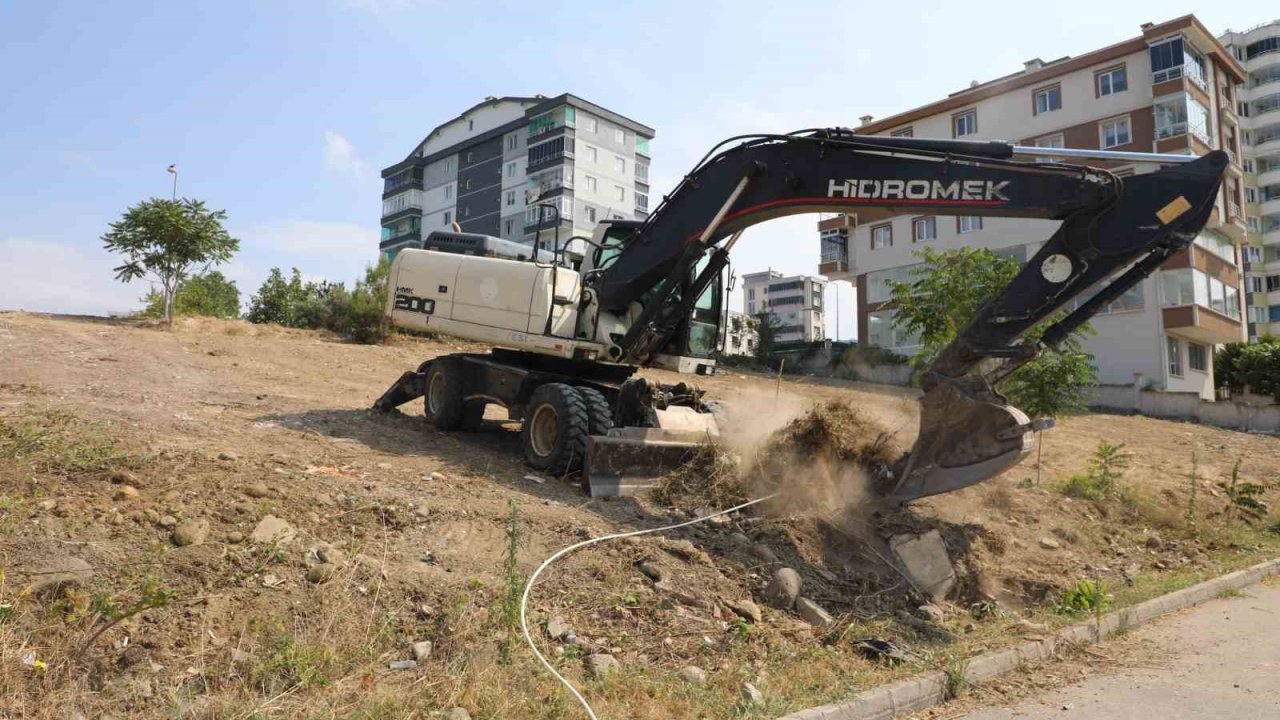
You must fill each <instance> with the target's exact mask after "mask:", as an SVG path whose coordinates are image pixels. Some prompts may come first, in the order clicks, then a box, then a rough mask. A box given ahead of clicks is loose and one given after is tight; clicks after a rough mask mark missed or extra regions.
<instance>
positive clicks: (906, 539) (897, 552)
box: [889, 530, 956, 600]
mask: <svg viewBox="0 0 1280 720" xmlns="http://www.w3.org/2000/svg"><path fill="white" fill-rule="evenodd" d="M889 549H890V550H892V551H893V554H894V556H896V557H897V558H898V562H900V563H902V568H903V570H904V571H905V572H906V573H907V575H908V576H909V577H910V578H911V582H912V583H913V584H915V585H916V587H918V588H920V590H922V591H923V592H924V593H925V594H927V595H928V596H929V597H931V598H932V599H934V600H941V599H943V598H945V597H946V596H947V593H949V592H951V588H953V587H955V584H956V571H955V568H954V567H952V566H951V556H950V555H948V554H947V546H946V543H944V542H943V541H942V535H941V534H940V533H939V532H938V531H937V530H930V531H929V532H927V533H925V534H923V535H894V536H893V537H892V538H890V539H889Z"/></svg>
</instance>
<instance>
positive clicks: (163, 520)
mask: <svg viewBox="0 0 1280 720" xmlns="http://www.w3.org/2000/svg"><path fill="white" fill-rule="evenodd" d="M156 524H157V525H159V526H160V527H162V528H166V529H173V528H175V527H177V526H178V518H176V517H174V516H172V515H161V516H160V520H159V521H158V522H156Z"/></svg>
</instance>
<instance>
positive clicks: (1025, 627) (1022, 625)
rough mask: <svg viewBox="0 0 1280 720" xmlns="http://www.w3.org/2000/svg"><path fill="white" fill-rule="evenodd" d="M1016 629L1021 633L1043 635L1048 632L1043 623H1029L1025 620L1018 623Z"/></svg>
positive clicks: (1047, 627) (1046, 626)
mask: <svg viewBox="0 0 1280 720" xmlns="http://www.w3.org/2000/svg"><path fill="white" fill-rule="evenodd" d="M1018 629H1019V630H1021V631H1022V632H1029V633H1043V632H1048V631H1049V626H1048V625H1046V624H1045V623H1038V622H1031V621H1030V620H1027V619H1022V620H1019V621H1018Z"/></svg>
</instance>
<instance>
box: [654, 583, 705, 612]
mask: <svg viewBox="0 0 1280 720" xmlns="http://www.w3.org/2000/svg"><path fill="white" fill-rule="evenodd" d="M653 589H654V590H657V591H658V592H660V593H663V594H664V595H670V596H671V599H672V600H675V601H676V602H678V603H680V604H682V605H688V606H689V607H700V608H708V609H710V607H711V602H710V601H709V600H707V599H705V598H701V597H698V596H697V595H694V594H693V593H691V592H687V591H685V590H684V589H682V588H679V587H676V586H675V585H674V584H672V583H671V581H667V582H660V583H654V584H653Z"/></svg>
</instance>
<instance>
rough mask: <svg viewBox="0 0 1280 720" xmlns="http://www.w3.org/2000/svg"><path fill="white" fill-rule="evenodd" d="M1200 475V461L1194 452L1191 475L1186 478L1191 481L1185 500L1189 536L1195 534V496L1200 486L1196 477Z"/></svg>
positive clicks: (1192, 453) (1192, 454) (1193, 451)
mask: <svg viewBox="0 0 1280 720" xmlns="http://www.w3.org/2000/svg"><path fill="white" fill-rule="evenodd" d="M1199 474H1200V460H1199V458H1198V457H1197V456H1196V451H1195V450H1192V451H1191V474H1190V475H1189V476H1188V478H1189V479H1190V480H1191V496H1190V497H1189V498H1187V514H1186V521H1187V527H1188V528H1190V529H1191V534H1192V535H1195V534H1196V494H1197V488H1198V487H1199V485H1200V480H1199V478H1198V475H1199Z"/></svg>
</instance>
